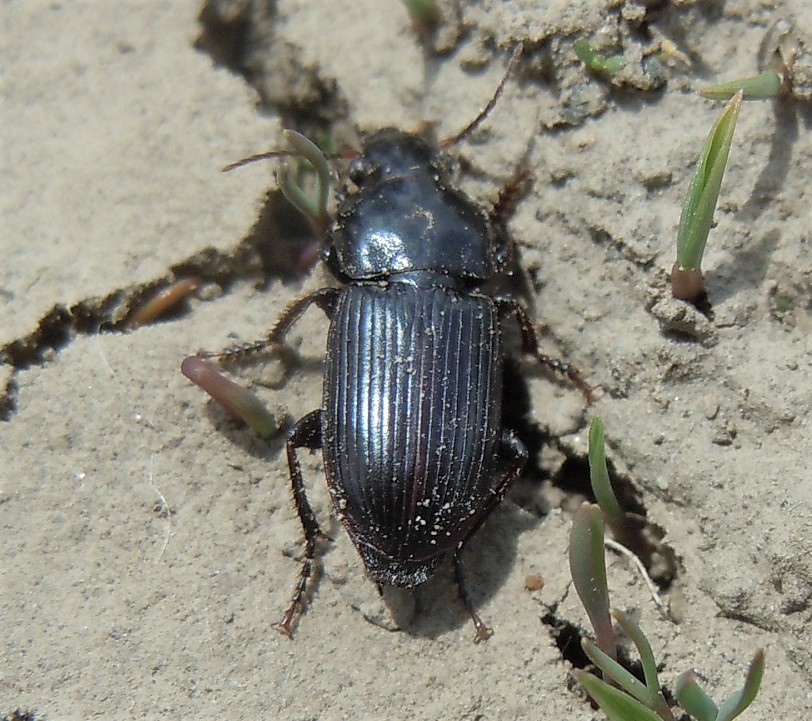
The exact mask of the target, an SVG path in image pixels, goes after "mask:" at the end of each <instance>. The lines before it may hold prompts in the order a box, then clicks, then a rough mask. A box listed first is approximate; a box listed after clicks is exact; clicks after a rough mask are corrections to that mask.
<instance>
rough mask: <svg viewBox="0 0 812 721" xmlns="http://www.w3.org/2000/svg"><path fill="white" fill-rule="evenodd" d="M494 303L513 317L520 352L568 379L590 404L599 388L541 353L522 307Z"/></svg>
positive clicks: (572, 368) (501, 301)
mask: <svg viewBox="0 0 812 721" xmlns="http://www.w3.org/2000/svg"><path fill="white" fill-rule="evenodd" d="M496 302H497V304H498V305H499V307H500V308H504V309H506V310H508V311H510V312H511V313H513V314H514V315H515V317H516V320H517V321H518V323H519V330H520V331H521V335H522V350H523V351H524V352H525V353H529V354H531V355H533V356H535V357H536V360H538V362H539V363H541V364H542V365H545V366H547V367H548V368H549V369H550V370H553V371H555V372H556V373H560V374H561V375H564V376H566V377H567V378H569V380H570V382H571V383H572V384H573V385H574V386H575V387H576V388H577V389H578V390H579V391H581V393H582V394H583V395H584V397H585V398H586V400H587V402H588V403H590V402H592V399H593V397H594V395H595V392H596V391H597V390H598V388H599V386H591V385H589V383H587V382H586V381H585V380H584V377H583V375H581V371H579V370H578V369H577V368H576V367H575V366H574V365H572V364H571V363H567V362H566V361H563V360H561V359H560V358H554V357H552V356H548V355H547V354H546V353H542V352H541V345H540V339H539V332H538V330H537V329H536V326H535V325H534V324H533V321H532V320H531V319H530V315H529V314H528V312H527V311H526V310H525V308H524V306H522V305H520V304H519V303H517V302H516V301H515V300H512V299H510V298H498V299H497V300H496Z"/></svg>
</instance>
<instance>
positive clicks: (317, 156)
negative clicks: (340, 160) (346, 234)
mask: <svg viewBox="0 0 812 721" xmlns="http://www.w3.org/2000/svg"><path fill="white" fill-rule="evenodd" d="M282 135H283V137H284V138H285V140H287V141H288V143H289V144H290V145H291V146H292V147H293V149H294V151H295V154H296V155H297V156H298V157H299V158H300V159H301V158H303V159H304V160H306V161H307V162H308V163H309V164H310V165H311V166H312V167H313V169H314V170H315V171H316V187H315V190H314V191H313V192H312V193H308V192H307V191H305V190H304V189H303V188H302V187H301V186H300V185H299V183H298V180H297V179H298V177H300V175H301V174H300V173H299V172H298V168H297V166H296V164H294V163H292V162H290V161H289V162H286V163H284V164H283V165H282V166H281V167H280V168H279V171H278V172H277V174H276V182H277V185H278V186H279V189H280V190H281V191H282V194H283V195H284V196H285V197H286V198H287V199H288V201H290V204H291V205H292V206H294V207H295V208H296V209H297V210H298V211H299V212H301V213H302V215H304V216H305V217H306V218H307V219H308V220H309V221H310V223H311V224H312V225H313V230H314V231H315V232H316V234H317V235H318V237H322V236H323V235H324V234H325V233H326V232H327V228H328V226H329V224H330V216H329V215H328V213H327V200H328V198H329V195H330V180H331V178H332V171H331V170H330V165H329V164H328V162H327V159H326V158H325V157H324V153H322V152H321V150H320V149H319V147H318V146H317V145H316V144H315V143H314V142H312V141H311V140H308V139H307V138H306V137H305V136H304V135H302V134H301V133H297V132H296V131H295V130H283V131H282Z"/></svg>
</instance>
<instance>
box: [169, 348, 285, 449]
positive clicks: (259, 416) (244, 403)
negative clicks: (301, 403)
mask: <svg viewBox="0 0 812 721" xmlns="http://www.w3.org/2000/svg"><path fill="white" fill-rule="evenodd" d="M180 370H181V373H183V375H185V376H186V377H187V378H188V379H189V380H190V381H192V383H194V384H195V385H196V386H198V387H200V388H202V389H203V390H204V391H206V393H208V394H209V395H210V396H211V397H212V398H213V399H214V400H215V401H216V402H217V403H218V404H219V405H220V407H221V408H222V409H223V410H224V411H225V412H226V413H228V415H229V416H231V417H232V418H235V419H237V420H241V421H243V422H244V423H245V424H246V425H247V426H248V427H249V428H250V429H251V430H252V431H254V433H256V434H257V435H258V436H259V437H260V438H264V439H266V440H267V439H269V438H273V437H274V436H278V435H279V434H280V433H281V432H282V430H283V429H284V427H285V424H286V420H287V419H284V418H279V417H278V416H277V415H275V414H274V413H271V411H269V410H268V408H267V407H266V406H265V404H264V403H263V402H262V401H261V400H260V399H259V398H258V397H257V396H256V395H255V394H254V393H252V392H251V391H249V390H248V389H247V388H243V387H242V386H241V385H239V384H238V383H235V382H234V381H232V380H229V379H228V378H226V377H225V376H224V375H223V374H222V373H220V372H219V371H218V370H217V369H216V368H215V367H214V365H213V364H212V363H210V362H209V361H207V360H206V359H205V358H202V357H200V356H189V357H188V358H185V359H184V361H183V363H181V366H180Z"/></svg>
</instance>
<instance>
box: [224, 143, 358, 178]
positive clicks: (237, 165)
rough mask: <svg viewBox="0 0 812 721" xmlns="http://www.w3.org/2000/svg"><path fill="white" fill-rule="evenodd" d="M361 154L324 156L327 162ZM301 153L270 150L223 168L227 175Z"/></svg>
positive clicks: (343, 153) (345, 153) (348, 158)
mask: <svg viewBox="0 0 812 721" xmlns="http://www.w3.org/2000/svg"><path fill="white" fill-rule="evenodd" d="M360 154H361V153H360V152H359V151H358V150H353V149H352V148H349V149H347V150H342V151H339V152H338V153H329V154H326V155H325V156H324V158H325V160H354V159H355V158H357V157H358V156H359V155H360ZM301 155H302V154H301V153H300V152H299V151H297V150H269V151H268V152H267V153H257V154H256V155H249V156H248V157H247V158H240V160H235V161H234V162H233V163H229V164H228V165H226V166H225V167H224V168H223V172H224V173H227V172H229V171H230V170H234V169H235V168H242V167H243V165H250V164H251V163H256V162H257V161H258V160H270V159H273V158H295V157H301Z"/></svg>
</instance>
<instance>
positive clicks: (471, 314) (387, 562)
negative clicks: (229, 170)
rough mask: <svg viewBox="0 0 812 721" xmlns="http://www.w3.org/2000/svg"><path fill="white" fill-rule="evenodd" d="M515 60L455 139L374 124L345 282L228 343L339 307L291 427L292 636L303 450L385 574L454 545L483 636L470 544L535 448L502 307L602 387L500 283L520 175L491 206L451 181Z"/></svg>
mask: <svg viewBox="0 0 812 721" xmlns="http://www.w3.org/2000/svg"><path fill="white" fill-rule="evenodd" d="M517 58H518V51H517V52H516V53H514V56H513V58H512V60H511V65H510V66H509V68H508V71H507V73H506V74H505V77H504V78H503V80H502V83H501V84H500V86H499V88H498V89H497V91H496V92H495V93H494V96H493V97H492V98H491V100H490V102H489V103H488V105H486V107H485V108H484V109H483V110H482V112H480V114H479V115H478V116H477V117H476V118H475V119H474V121H473V122H472V123H470V124H469V125H468V126H467V127H466V128H465V129H464V130H463V131H461V132H460V133H458V134H457V135H456V136H454V137H453V138H450V139H448V140H446V141H443V142H442V143H436V142H433V141H431V140H430V139H428V138H426V137H424V136H423V135H421V134H419V133H409V132H405V131H402V130H398V129H396V128H386V129H383V130H379V131H377V132H374V133H372V134H371V135H369V136H368V137H366V138H365V139H364V140H363V142H362V147H361V150H360V151H359V152H358V153H356V154H355V157H354V159H352V161H351V163H350V166H349V171H348V177H349V180H350V181H351V184H352V186H351V188H348V187H345V188H344V189H342V190H341V191H340V192H339V194H338V201H339V202H338V209H337V212H336V215H335V217H334V218H333V220H332V223H331V225H330V227H329V229H328V230H327V233H326V238H325V241H324V246H323V251H322V260H323V262H324V263H325V265H326V267H327V268H328V269H329V270H330V271H331V273H332V274H333V276H334V277H335V278H336V279H337V281H338V283H339V287H326V288H322V289H320V290H317V291H315V292H314V293H311V294H310V295H307V296H305V297H303V298H300V299H299V300H297V301H295V302H293V303H292V304H291V305H289V306H288V307H287V308H286V309H285V310H284V311H283V313H282V315H281V317H280V318H279V320H278V321H277V323H276V325H275V326H273V328H272V329H271V330H270V332H269V333H268V335H267V336H266V337H265V338H264V339H263V340H261V341H258V342H256V343H253V344H245V345H242V346H234V347H232V348H231V349H227V350H226V351H224V353H222V354H217V355H220V356H223V355H225V356H227V357H228V356H232V357H233V356H239V355H240V354H243V353H247V352H251V351H254V350H258V349H260V348H274V347H279V346H281V345H282V344H283V343H284V341H285V337H286V335H287V333H288V331H289V330H290V328H291V327H292V326H293V325H294V324H295V323H296V321H297V320H298V319H299V318H300V317H301V316H302V314H303V313H304V312H305V311H306V310H307V309H308V308H309V307H310V306H312V305H316V306H318V307H319V308H320V309H321V310H322V311H324V312H325V314H326V315H327V316H328V318H329V321H330V323H329V330H328V334H327V344H326V352H325V367H324V379H323V398H322V405H321V407H320V408H318V409H317V410H314V411H312V412H311V413H308V414H307V415H305V416H304V417H303V418H302V419H301V420H299V421H298V422H297V423H296V424H295V425H294V426H293V428H292V430H291V431H290V433H289V435H288V438H287V441H286V451H287V461H288V467H289V472H290V481H291V486H292V490H293V498H294V503H295V507H296V511H297V514H298V516H299V519H300V521H301V524H302V528H303V531H304V538H305V553H304V560H303V562H302V568H301V572H300V575H299V579H298V582H297V584H296V587H295V590H294V593H293V597H292V600H291V603H290V606H289V608H288V609H287V610H286V612H285V614H284V615H283V617H282V619H281V620H280V621H279V622H278V624H277V628H278V629H279V630H280V631H282V632H283V633H285V634H286V635H288V636H291V635H292V629H293V624H294V620H295V618H296V617H297V615H298V614H299V613H300V611H301V609H302V606H303V602H304V599H305V597H306V594H307V588H308V581H309V579H310V577H311V573H312V569H313V562H314V559H315V556H316V544H317V541H318V539H319V537H320V536H322V535H323V534H322V532H321V530H320V528H319V524H318V521H317V520H316V516H315V514H314V512H313V510H312V508H311V506H310V503H309V501H308V499H307V494H306V492H305V486H304V480H303V477H302V471H301V466H300V462H299V457H298V454H299V451H300V450H301V449H305V448H307V449H321V451H322V454H323V459H324V469H325V475H326V478H327V487H328V490H329V493H330V496H331V499H332V506H333V510H334V512H335V515H336V516H337V517H338V518H339V520H340V521H341V523H342V524H343V526H344V528H345V529H346V531H347V533H348V534H349V536H350V538H351V540H352V542H353V544H354V546H355V548H356V549H357V551H358V553H359V555H360V557H361V559H362V560H363V563H364V566H365V568H366V571H367V574H368V575H369V576H370V577H371V578H372V579H373V580H374V581H375V582H376V583H377V584H378V586H379V588H381V586H382V585H384V584H390V585H395V586H402V587H411V586H416V585H418V584H421V583H423V582H424V581H426V580H427V579H428V578H429V577H430V576H431V575H432V573H433V572H434V571H435V570H436V569H437V567H438V565H439V564H440V562H441V561H442V560H443V559H444V558H445V557H446V556H448V555H450V556H451V561H452V564H453V573H454V579H455V582H456V585H457V587H458V589H459V594H460V598H461V600H462V603H463V605H464V606H465V608H466V610H467V611H468V613H469V615H470V617H471V619H472V621H473V623H474V627H475V631H476V634H475V639H474V640H475V641H476V642H479V641H481V640H483V639H486V638H488V637H489V636H490V635H491V630H490V628H489V627H488V626H487V625H486V624H485V623H484V622H483V621H482V619H481V618H480V617H479V615H478V614H477V612H476V611H475V609H474V608H473V605H472V603H471V601H470V598H469V596H468V593H467V590H466V587H465V583H464V578H463V571H462V565H461V560H460V559H461V553H462V550H463V548H464V546H465V544H466V542H467V541H468V540H469V539H470V538H471V537H472V535H473V534H474V533H475V532H476V531H477V529H478V528H479V527H480V526H481V525H482V523H483V522H484V520H485V519H486V518H487V517H488V515H489V514H490V512H491V511H492V510H493V509H494V508H495V507H496V506H497V504H498V503H499V502H500V501H501V499H502V498H503V497H504V495H505V494H506V493H507V491H508V489H509V488H510V486H511V485H512V483H513V482H514V481H515V480H516V478H518V476H519V475H520V474H521V472H522V469H523V467H524V465H525V462H526V461H527V456H528V453H527V450H526V448H525V446H524V444H523V443H522V442H521V440H520V439H519V438H518V437H517V436H516V434H515V433H514V431H512V430H511V429H509V428H504V427H503V425H502V383H503V376H502V369H503V363H504V360H505V355H506V350H505V343H504V339H503V325H504V323H505V322H506V319H508V318H511V317H512V318H513V320H514V321H515V322H517V324H518V328H519V330H520V334H521V340H522V348H523V351H524V352H527V353H530V354H533V355H534V356H535V357H536V358H537V359H538V360H539V361H540V362H541V363H542V364H544V365H546V366H548V367H550V368H552V369H553V370H555V371H558V372H560V373H562V374H564V375H566V376H568V377H569V378H570V379H571V380H572V381H573V382H574V384H575V385H576V386H577V387H578V388H580V389H581V391H582V392H584V393H585V394H587V396H588V395H589V393H590V392H591V390H592V389H591V387H590V386H588V385H587V384H586V383H585V382H584V380H583V379H582V377H581V375H580V374H579V372H578V371H577V370H576V369H575V368H574V367H572V366H570V365H569V364H566V363H564V362H562V361H559V360H557V359H554V358H551V357H549V356H547V355H545V354H543V353H542V352H541V350H540V347H539V336H538V333H537V331H536V329H535V327H534V325H533V323H532V322H531V320H530V317H529V315H528V313H527V311H526V310H525V309H524V307H523V306H522V305H521V304H520V303H519V302H518V301H517V300H516V299H515V298H513V297H511V296H509V295H505V294H497V293H495V292H491V291H489V288H491V287H492V286H493V283H494V281H497V280H499V279H500V278H502V277H505V276H506V275H509V274H510V272H511V270H510V260H511V258H512V246H511V242H510V239H509V236H508V233H507V231H506V227H505V220H506V217H507V216H508V214H509V213H510V211H511V210H512V207H513V205H515V202H516V200H517V195H518V194H519V187H520V186H521V184H522V180H523V177H524V175H523V173H522V172H521V171H520V172H518V173H517V175H516V177H514V178H513V179H511V181H510V182H509V183H508V184H507V185H506V186H505V187H504V188H503V190H502V192H501V193H500V194H499V197H498V199H497V201H496V202H495V203H494V204H493V205H492V206H491V207H490V208H485V207H484V206H483V205H481V204H478V203H477V202H475V201H474V200H471V199H470V198H468V197H467V196H466V195H465V194H464V193H463V192H462V191H461V190H459V189H458V188H457V187H456V186H455V185H454V183H453V179H452V174H451V171H450V167H451V165H450V163H449V160H448V157H447V155H446V153H445V148H447V147H448V146H450V145H452V144H453V143H455V142H458V141H459V140H460V139H462V138H463V137H465V136H466V135H468V134H469V133H470V132H471V131H472V130H473V128H475V127H476V126H477V125H478V124H479V123H480V122H481V121H482V120H483V119H484V117H485V116H486V115H487V114H488V112H489V111H490V109H491V108H492V107H493V105H494V103H495V102H496V99H497V98H498V96H499V94H500V93H501V90H502V87H503V86H504V83H505V81H506V79H507V77H508V76H509V74H510V72H511V68H512V67H513V65H514V64H515V62H516V59H517ZM269 155H275V154H264V155H263V156H252V158H249V159H246V161H250V160H253V159H257V158H260V157H267V156H269ZM240 162H241V163H242V162H243V161H240ZM211 355H215V354H211Z"/></svg>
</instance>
